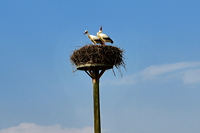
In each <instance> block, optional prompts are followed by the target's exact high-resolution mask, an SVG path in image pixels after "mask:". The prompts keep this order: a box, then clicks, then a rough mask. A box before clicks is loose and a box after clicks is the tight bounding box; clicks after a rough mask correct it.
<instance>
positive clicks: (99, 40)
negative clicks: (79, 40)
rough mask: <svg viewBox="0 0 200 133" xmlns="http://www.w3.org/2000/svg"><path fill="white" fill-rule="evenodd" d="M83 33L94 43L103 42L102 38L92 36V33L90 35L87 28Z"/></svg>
mask: <svg viewBox="0 0 200 133" xmlns="http://www.w3.org/2000/svg"><path fill="white" fill-rule="evenodd" d="M85 34H87V36H88V38H89V39H90V40H91V41H92V42H93V43H94V44H97V43H99V44H103V42H102V40H101V39H99V37H97V36H94V35H90V34H89V32H88V30H86V31H85V32H84V34H83V35H85Z"/></svg>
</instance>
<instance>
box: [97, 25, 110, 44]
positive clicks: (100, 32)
mask: <svg viewBox="0 0 200 133" xmlns="http://www.w3.org/2000/svg"><path fill="white" fill-rule="evenodd" d="M97 36H98V37H99V38H100V39H101V41H103V42H104V43H103V45H105V42H110V43H114V42H113V40H112V39H111V38H110V37H109V36H108V35H106V34H103V33H102V26H101V27H100V29H99V32H97Z"/></svg>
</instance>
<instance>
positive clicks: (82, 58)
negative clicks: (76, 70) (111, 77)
mask: <svg viewBox="0 0 200 133" xmlns="http://www.w3.org/2000/svg"><path fill="white" fill-rule="evenodd" d="M70 60H71V63H72V65H75V66H78V65H83V64H87V63H90V64H92V63H101V64H102V63H105V64H110V65H112V66H115V67H116V68H119V67H120V66H123V67H124V68H125V63H124V50H121V49H120V48H118V47H115V46H110V45H93V44H90V45H85V46H83V47H81V48H80V49H78V50H75V51H74V52H73V53H72V55H71V56H70Z"/></svg>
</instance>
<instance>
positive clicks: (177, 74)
mask: <svg viewBox="0 0 200 133" xmlns="http://www.w3.org/2000/svg"><path fill="white" fill-rule="evenodd" d="M151 80H159V81H170V80H171V81H173V80H181V81H182V82H183V83H186V84H198V83H199V84H200V62H178V63H173V64H164V65H152V66H149V67H147V68H145V69H143V70H142V71H141V72H139V73H137V74H133V75H129V76H124V77H122V78H121V79H119V80H117V81H112V82H111V83H113V84H118V85H132V84H136V83H139V82H146V81H151Z"/></svg>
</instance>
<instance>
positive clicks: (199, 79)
mask: <svg viewBox="0 0 200 133" xmlns="http://www.w3.org/2000/svg"><path fill="white" fill-rule="evenodd" d="M183 81H184V83H190V84H193V83H198V84H200V69H194V70H187V71H185V74H184V77H183Z"/></svg>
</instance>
